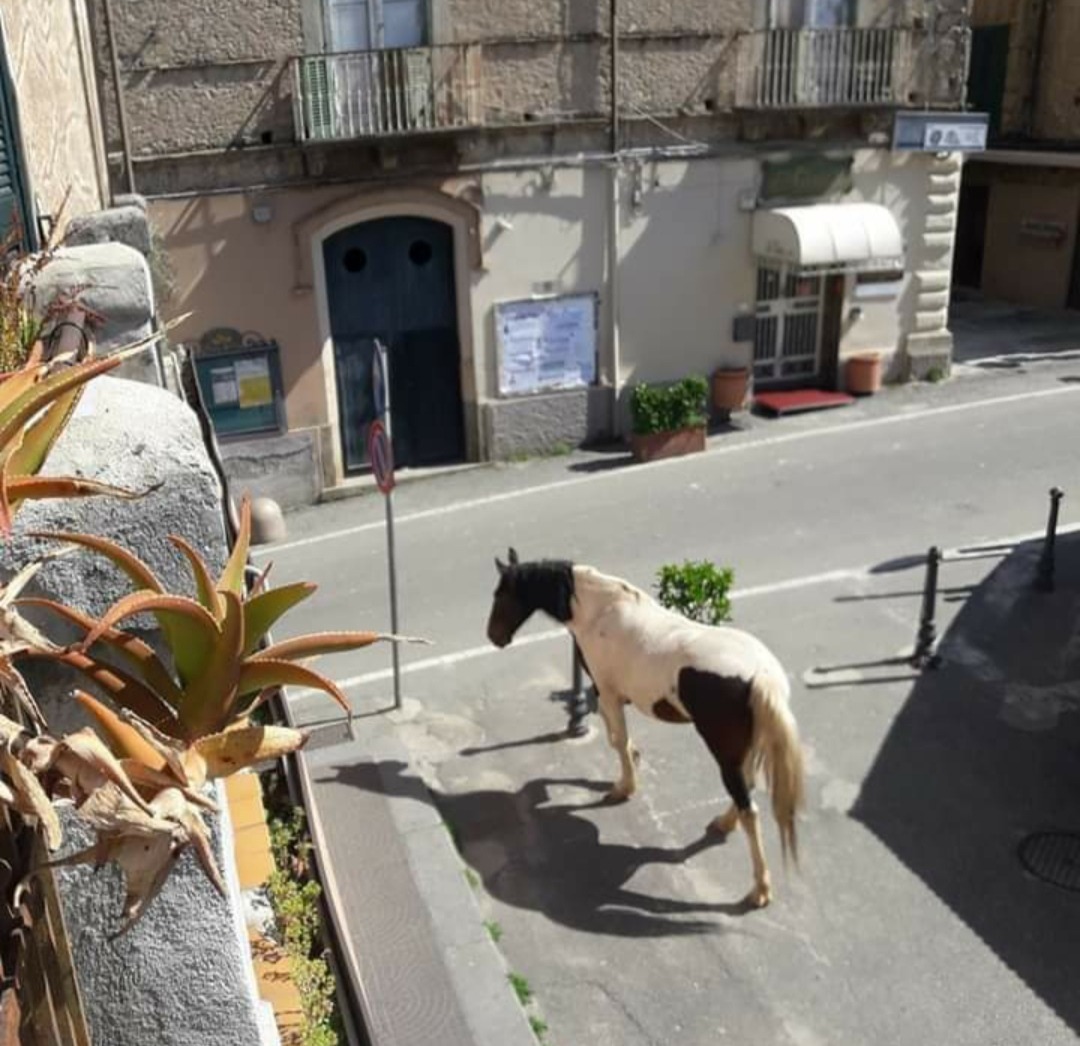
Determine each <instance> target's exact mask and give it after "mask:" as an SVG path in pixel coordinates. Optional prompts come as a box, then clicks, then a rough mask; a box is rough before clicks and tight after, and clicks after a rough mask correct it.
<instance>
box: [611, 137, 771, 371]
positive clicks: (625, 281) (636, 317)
mask: <svg viewBox="0 0 1080 1046" xmlns="http://www.w3.org/2000/svg"><path fill="white" fill-rule="evenodd" d="M756 181H757V163H756V162H755V161H754V160H752V159H749V158H742V159H730V160H729V159H709V160H695V161H690V162H687V161H679V162H668V163H657V164H644V165H642V166H641V167H639V168H636V169H635V168H630V169H629V170H628V171H627V174H626V177H625V178H624V179H623V202H622V213H623V215H624V219H623V227H622V230H621V236H620V248H621V251H620V253H621V261H620V265H619V313H620V318H619V330H620V347H619V348H620V357H621V361H622V367H621V374H620V379H621V381H622V382H623V383H629V382H637V381H669V380H674V379H676V378H682V377H684V376H685V375H687V374H692V373H697V374H702V375H705V374H709V373H711V372H712V371H713V370H715V369H716V368H717V367H718V366H721V365H724V366H742V365H745V364H747V363H748V362H749V353H750V348H749V345H748V344H747V343H736V342H733V341H732V321H733V320H734V318H735V315H736V314H737V313H738V312H747V311H752V309H753V301H754V265H753V261H752V258H751V255H750V215H749V214H748V213H746V212H745V211H741V210H740V209H739V205H738V200H739V197H740V196H741V195H743V194H749V195H750V196H751V197H752V195H753V191H754V187H755V184H756ZM635 201H637V202H635Z"/></svg>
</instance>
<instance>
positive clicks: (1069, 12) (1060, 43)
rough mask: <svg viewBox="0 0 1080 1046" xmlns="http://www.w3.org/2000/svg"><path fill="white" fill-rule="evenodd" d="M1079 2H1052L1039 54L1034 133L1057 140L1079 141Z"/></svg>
mask: <svg viewBox="0 0 1080 1046" xmlns="http://www.w3.org/2000/svg"><path fill="white" fill-rule="evenodd" d="M1078 49H1080V4H1078V3H1076V2H1075V0H1074V2H1072V3H1057V4H1052V5H1051V6H1050V8H1049V12H1048V17H1047V20H1046V33H1045V37H1044V42H1043V53H1042V55H1041V57H1040V64H1039V70H1040V80H1039V101H1038V112H1037V113H1036V114H1035V126H1034V132H1035V136H1036V137H1038V138H1049V139H1051V140H1054V141H1069V142H1075V141H1077V140H1080V62H1077V59H1076V55H1077V50H1078Z"/></svg>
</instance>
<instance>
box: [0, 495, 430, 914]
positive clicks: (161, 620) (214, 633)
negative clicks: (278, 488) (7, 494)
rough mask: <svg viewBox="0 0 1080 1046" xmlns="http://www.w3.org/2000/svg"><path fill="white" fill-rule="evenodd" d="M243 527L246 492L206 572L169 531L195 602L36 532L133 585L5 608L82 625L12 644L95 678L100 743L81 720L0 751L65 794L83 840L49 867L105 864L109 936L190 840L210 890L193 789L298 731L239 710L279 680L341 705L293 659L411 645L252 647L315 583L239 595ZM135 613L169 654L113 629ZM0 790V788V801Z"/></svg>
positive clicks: (294, 745) (131, 560) (348, 639)
mask: <svg viewBox="0 0 1080 1046" xmlns="http://www.w3.org/2000/svg"><path fill="white" fill-rule="evenodd" d="M250 534H251V508H250V504H249V502H248V500H247V499H246V498H245V500H244V502H243V504H242V506H241V511H240V527H239V533H238V535H237V540H236V543H235V545H234V547H233V551H232V554H231V556H230V557H229V560H228V562H227V563H226V565H225V568H224V570H223V571H222V573H221V575H220V577H218V578H217V579H216V580H215V579H214V578H213V577H212V576H211V573H210V571H209V568H208V567H207V565H206V562H205V561H204V559H203V558H202V556H200V555H199V553H198V552H196V551H195V549H193V548H192V547H191V546H190V545H189V544H188V543H187V542H185V541H184V540H183V539H182V538H179V537H176V536H173V537H172V538H171V541H172V543H173V545H174V546H175V547H176V548H177V549H179V550H180V552H181V553H182V554H183V555H184V557H185V558H186V559H187V561H188V564H189V565H190V567H191V571H192V576H193V578H194V584H195V591H196V598H194V599H192V598H189V597H187V596H181V595H176V594H173V593H170V592H168V591H166V589H165V587H164V586H163V584H162V583H161V582H160V580H159V579H158V578H157V576H156V575H155V574H154V573H153V571H152V570H151V569H150V567H148V566H147V565H146V564H145V563H144V562H143V561H142V560H140V559H139V558H138V557H136V556H135V555H133V554H132V553H131V552H129V551H128V550H126V549H124V548H123V547H122V546H120V545H118V544H116V543H115V542H112V541H109V540H108V539H106V538H101V537H97V536H94V535H89V534H67V533H61V534H49V535H42V534H38V535H36V536H38V537H51V538H54V539H56V540H59V541H63V542H65V543H67V544H68V545H69V546H72V547H73V548H74V549H77V548H79V547H82V548H84V549H89V550H91V551H94V552H97V553H99V554H101V555H103V556H105V557H106V558H108V559H109V560H111V561H112V562H113V563H114V564H115V565H116V566H117V567H119V568H120V569H121V570H122V571H123V572H124V573H125V574H127V576H128V577H129V578H130V579H131V581H132V583H133V585H134V586H135V591H134V592H132V593H131V594H129V595H127V596H124V597H122V598H121V599H119V600H118V601H117V602H116V603H115V604H114V605H113V606H112V607H110V608H109V609H108V610H107V611H106V612H105V613H104V614H103V615H102V617H101V618H100V619H98V618H94V617H92V616H90V615H87V614H84V613H83V612H81V611H79V610H76V609H74V608H72V607H69V606H66V605H65V604H63V603H61V602H58V601H56V600H52V599H47V598H40V597H27V598H22V599H17V600H15V601H14V602H15V605H16V606H24V605H30V606H36V607H39V608H45V609H48V610H50V611H52V612H53V613H55V614H56V615H58V616H59V617H61V618H63V619H64V620H66V621H67V622H68V623H70V624H72V625H75V626H76V627H77V628H79V629H80V630H81V631H82V632H83V639H82V641H81V642H80V643H78V644H75V645H74V646H71V647H67V648H62V647H59V646H57V645H56V644H54V643H51V642H50V641H48V640H47V639H44V638H43V637H41V634H40V633H37V632H20V636H21V637H22V640H21V645H20V648H19V649H20V651H21V652H23V653H25V654H28V655H30V656H35V657H44V658H50V659H52V660H56V661H59V662H62V663H64V664H67V665H69V666H71V667H72V668H74V669H76V670H77V671H79V672H80V673H82V674H83V675H85V676H86V677H88V678H89V679H91V680H92V681H93V682H94V683H95V684H97V686H98V687H99V688H100V689H101V690H103V691H104V693H105V694H106V695H107V696H108V698H109V699H110V701H111V703H112V705H113V706H114V707H110V705H108V704H106V703H104V702H102V701H100V700H98V699H97V698H95V697H93V696H91V695H90V694H88V693H85V692H81V691H77V692H76V700H77V701H78V702H79V703H80V704H81V705H82V707H83V708H84V709H85V710H86V711H87V712H88V713H89V714H90V716H91V717H92V718H93V719H94V721H95V722H96V724H97V726H98V727H99V729H100V730H101V732H102V734H103V735H104V736H105V737H106V738H107V739H108V742H109V746H110V748H111V750H112V751H111V752H109V751H108V750H107V749H104V746H102V745H101V742H100V741H99V740H98V739H97V736H96V735H95V734H94V733H93V731H91V730H89V729H87V730H84V731H80V732H79V733H78V734H76V735H71V736H69V737H66V738H63V739H60V740H56V739H54V738H52V737H50V736H48V735H47V734H44V735H42V736H40V737H34V738H29V737H28V736H23V734H21V733H20V734H17V735H16V734H15V733H12V734H11V737H13V738H16V737H17V741H15V742H12V744H11V745H8V746H5V745H4V736H3V730H2V729H0V748H5V747H6V749H7V750H8V751H9V754H11V753H16V752H17V753H18V756H19V758H18V759H17V760H16V762H18V764H19V766H21V767H23V768H26V769H28V773H27V774H25V775H23V776H24V777H26V778H27V782H26V783H25V787H26V788H27V789H32V788H33V785H32V784H30V783H29V782H31V781H35V780H36V779H38V778H40V780H41V782H42V787H43V788H44V792H43V793H41V794H46V795H55V794H67V795H68V796H70V798H72V800H73V801H74V802H75V803H76V807H77V809H78V812H79V814H80V816H81V817H82V818H83V819H84V820H86V821H88V822H89V823H90V824H91V826H92V827H94V828H95V829H96V831H97V841H96V842H95V844H94V845H93V846H91V847H90V848H88V849H87V850H84V851H82V852H81V853H78V854H74V855H72V856H70V857H67V858H63V859H62V860H60V861H58V862H54V863H55V864H72V863H82V862H92V863H94V864H101V863H104V862H106V861H110V860H111V861H116V862H117V863H118V864H119V865H120V866H121V867H122V869H123V870H124V874H125V879H126V882H127V894H126V897H125V901H124V910H123V916H124V923H123V926H122V929H121V931H120V932H123V930H126V929H127V928H128V927H130V926H131V925H132V924H133V923H134V922H135V921H136V920H137V919H138V917H139V915H140V914H141V913H142V912H143V911H145V909H146V906H147V904H148V903H149V902H150V900H151V899H152V898H153V896H154V895H155V894H156V893H157V891H158V890H160V888H161V886H162V884H163V883H164V882H165V880H166V878H167V877H168V873H169V870H170V869H171V868H172V867H173V865H174V864H175V861H176V859H177V858H178V857H179V855H180V853H182V852H183V850H184V849H185V848H186V847H189V846H190V847H192V848H194V850H195V853H196V855H197V856H198V858H199V860H200V863H201V865H202V867H203V869H204V870H205V871H206V874H207V876H208V877H209V878H210V880H211V882H213V883H214V885H215V886H217V887H218V888H219V889H220V888H221V878H220V874H219V873H218V871H217V868H216V866H215V864H214V860H213V856H212V854H211V851H210V847H209V841H208V835H207V831H206V826H205V824H204V823H203V821H202V817H201V814H200V809H211V810H213V809H216V807H215V804H214V803H213V801H212V800H211V799H209V798H208V797H207V795H206V794H205V786H206V784H207V782H209V781H212V780H214V779H216V778H220V777H225V776H228V775H229V774H232V773H235V772H236V771H238V770H241V769H244V768H245V767H248V766H252V765H254V764H256V763H260V762H263V761H265V760H269V759H274V758H278V757H280V756H283V755H286V754H288V753H290V752H293V751H295V750H296V749H298V748H299V747H301V746H302V745H303V744H304V742H305V741H306V740H307V735H306V734H305V733H304V732H302V731H299V730H294V729H291V728H288V727H277V726H263V725H257V724H254V723H252V722H251V719H250V716H251V713H252V712H253V711H254V710H255V709H256V708H257V707H258V706H259V705H260V704H261V703H262V702H263V701H264V700H266V698H267V697H268V696H269V694H271V693H273V692H274V690H275V689H276V688H278V687H280V686H283V685H300V686H307V687H313V688H317V689H320V690H323V691H325V692H326V693H328V694H330V695H331V696H332V697H333V698H334V699H335V700H336V701H338V702H339V703H340V704H341V705H342V707H343V708H345V709H346V710H350V708H349V703H348V700H347V699H346V697H345V695H344V694H343V693H342V692H341V690H340V688H339V687H338V686H337V685H336V684H335V683H334V682H332V681H331V680H330V679H328V678H326V677H325V676H323V675H320V674H319V673H317V672H315V671H314V670H312V669H310V668H308V667H307V666H306V665H302V664H298V663H297V662H298V661H299V660H300V659H307V658H311V657H314V656H317V655H318V654H324V653H332V652H337V651H344V650H355V649H358V648H361V647H366V646H369V645H371V644H373V643H376V642H379V641H381V640H387V641H392V642H400V641H415V640H405V639H404V637H400V636H391V635H385V634H380V633H376V632H334V633H324V634H321V635H311V636H302V637H298V638H295V639H289V640H285V641H283V642H281V643H276V644H273V645H271V646H266V647H264V646H263V644H264V641H265V639H266V636H267V633H268V632H269V630H270V629H271V628H272V627H273V626H274V625H275V624H276V623H277V622H278V621H279V620H280V619H281V617H282V616H283V615H284V614H285V613H286V612H287V611H288V610H290V609H291V608H292V607H294V606H296V605H297V604H298V603H300V602H301V601H302V600H304V599H306V598H307V597H309V596H310V595H311V594H312V593H313V592H314V591H315V586H314V585H311V584H307V583H298V584H293V585H286V586H283V587H282V588H280V589H270V588H267V587H266V584H265V581H266V573H265V572H264V573H263V574H262V575H261V577H260V578H259V580H258V582H257V583H256V585H254V586H253V588H252V590H251V591H250V592H248V591H247V590H246V585H245V577H244V575H245V566H246V564H247V555H248V548H249V544H250ZM20 587H21V586H20ZM0 604H2V601H0ZM12 613H14V611H12ZM144 613H149V614H152V615H153V616H154V617H156V619H157V622H158V624H159V626H160V629H161V632H162V636H163V639H164V641H165V644H166V645H167V646H168V648H169V653H170V655H171V657H169V658H166V659H164V660H163V659H162V658H159V657H158V655H157V654H156V653H155V652H154V651H153V649H152V648H151V647H150V646H149V644H147V643H146V642H144V641H143V640H142V639H140V638H139V637H138V636H136V635H134V634H132V633H130V632H127V631H124V630H123V629H122V628H120V627H119V626H120V625H121V623H123V622H124V621H127V620H129V619H130V618H132V617H134V616H136V615H139V614H144ZM19 620H21V619H19ZM23 624H24V625H25V623H23ZM26 627H27V628H29V627H30V626H26ZM106 655H108V656H106ZM0 727H2V724H0ZM73 744H74V745H75V748H76V749H77V750H79V751H83V750H90V751H91V752H92V754H93V757H94V760H93V762H92V772H85V773H83V776H82V778H80V779H75V778H73V777H72V772H74V770H75V769H77V767H76V765H75V763H74V762H73V757H72V755H71V749H72V745H73ZM103 752H104V754H102V753H103ZM4 768H5V767H4V766H3V765H0V769H4ZM9 776H10V775H9ZM0 783H2V782H0ZM28 795H29V793H27V794H25V795H24V794H23V792H21V791H20V792H18V793H17V794H16V792H12V801H15V800H17V801H18V803H20V804H21V805H19V806H18V808H19V809H21V810H25V811H26V812H28V813H31V814H33V815H35V816H38V817H39V819H41V820H42V821H43V823H45V824H51V822H49V821H46V820H45V819H46V818H47V817H48V813H46V812H45V811H44V809H42V804H41V795H40V794H38V792H37V791H34V792H33V794H32V796H30V797H28ZM5 798H6V797H5V795H4V794H3V793H2V792H0V801H3V800H4V799H5ZM45 806H46V807H48V803H47V802H46V803H45ZM57 831H58V827H57ZM57 841H58V840H57Z"/></svg>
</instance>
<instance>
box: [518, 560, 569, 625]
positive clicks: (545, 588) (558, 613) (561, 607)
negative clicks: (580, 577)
mask: <svg viewBox="0 0 1080 1046" xmlns="http://www.w3.org/2000/svg"><path fill="white" fill-rule="evenodd" d="M514 587H515V588H516V590H517V594H518V598H519V599H520V600H521V601H522V602H523V603H525V604H526V605H528V606H530V607H534V608H535V609H537V610H543V611H544V612H545V613H548V614H550V615H551V616H552V617H553V618H555V620H556V621H569V620H570V618H572V617H573V616H574V611H573V609H572V607H571V601H572V600H573V598H574V564H573V563H571V562H570V561H569V560H568V559H541V560H537V561H536V562H534V563H522V564H520V565H519V566H517V567H515V568H514Z"/></svg>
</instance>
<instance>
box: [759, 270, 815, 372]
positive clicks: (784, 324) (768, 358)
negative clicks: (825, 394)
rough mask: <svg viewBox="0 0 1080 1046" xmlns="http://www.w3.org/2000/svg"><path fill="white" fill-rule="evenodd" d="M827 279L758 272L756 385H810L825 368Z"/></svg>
mask: <svg viewBox="0 0 1080 1046" xmlns="http://www.w3.org/2000/svg"><path fill="white" fill-rule="evenodd" d="M824 283H825V280H824V278H823V277H822V276H821V275H820V274H819V273H802V272H799V271H797V270H795V269H792V268H789V267H788V266H769V265H762V266H761V267H760V268H759V269H758V271H757V319H756V322H755V324H754V384H755V385H756V386H757V387H759V388H767V387H770V386H772V387H777V386H779V385H781V384H800V383H802V384H812V383H813V381H814V380H815V379H816V378H817V376H818V372H819V370H820V368H821V327H822V311H823V310H822V295H823V290H824Z"/></svg>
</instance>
